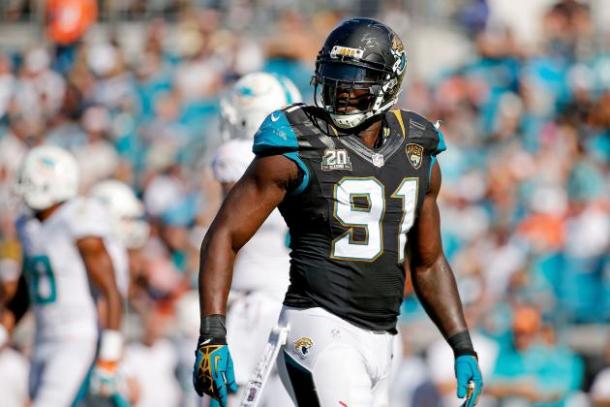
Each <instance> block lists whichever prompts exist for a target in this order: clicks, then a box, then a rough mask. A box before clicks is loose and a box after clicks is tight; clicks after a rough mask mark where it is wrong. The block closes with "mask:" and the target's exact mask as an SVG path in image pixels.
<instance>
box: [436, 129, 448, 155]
mask: <svg viewBox="0 0 610 407" xmlns="http://www.w3.org/2000/svg"><path fill="white" fill-rule="evenodd" d="M446 149H447V144H445V136H444V135H443V132H442V131H440V130H439V131H438V144H437V145H436V154H440V153H442V152H443V151H445V150H446ZM436 154H435V155H436Z"/></svg>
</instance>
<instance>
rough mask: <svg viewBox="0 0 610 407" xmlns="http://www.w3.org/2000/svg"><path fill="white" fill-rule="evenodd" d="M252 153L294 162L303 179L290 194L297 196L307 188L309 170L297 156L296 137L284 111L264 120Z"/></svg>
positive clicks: (278, 111)
mask: <svg viewBox="0 0 610 407" xmlns="http://www.w3.org/2000/svg"><path fill="white" fill-rule="evenodd" d="M252 151H253V152H254V154H256V155H257V156H259V157H264V156H270V155H283V156H284V157H286V158H288V159H290V160H292V161H294V162H295V163H296V164H297V166H298V167H299V169H300V170H301V172H302V173H303V177H302V179H301V182H300V183H299V184H298V185H296V186H295V187H294V189H293V190H292V191H290V193H291V194H292V195H298V194H300V193H301V192H303V191H304V190H305V189H306V188H307V185H308V184H309V179H310V174H309V168H308V167H307V165H305V163H304V162H303V160H302V159H301V157H300V156H299V143H298V141H297V136H296V134H295V132H294V129H293V127H292V125H291V124H290V122H289V121H288V117H287V116H286V113H285V111H283V110H276V111H274V112H272V113H271V114H270V115H269V116H267V117H266V118H265V120H264V121H263V123H262V124H261V126H260V127H259V129H258V131H257V132H256V134H255V135H254V144H253V146H252Z"/></svg>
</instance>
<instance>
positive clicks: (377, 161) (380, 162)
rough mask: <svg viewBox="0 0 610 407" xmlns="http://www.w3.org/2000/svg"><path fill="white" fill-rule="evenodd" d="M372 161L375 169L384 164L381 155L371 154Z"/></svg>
mask: <svg viewBox="0 0 610 407" xmlns="http://www.w3.org/2000/svg"><path fill="white" fill-rule="evenodd" d="M372 159H373V165H374V166H375V167H383V164H385V160H384V158H383V154H373V156H372Z"/></svg>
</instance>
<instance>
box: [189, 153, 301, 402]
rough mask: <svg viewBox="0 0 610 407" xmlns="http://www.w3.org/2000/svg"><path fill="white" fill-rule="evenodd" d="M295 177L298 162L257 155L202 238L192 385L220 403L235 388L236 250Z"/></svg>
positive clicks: (280, 157)
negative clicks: (231, 306) (230, 300)
mask: <svg viewBox="0 0 610 407" xmlns="http://www.w3.org/2000/svg"><path fill="white" fill-rule="evenodd" d="M298 177H299V170H298V168H297V166H296V164H294V163H293V162H292V161H290V160H289V159H288V158H286V157H283V156H279V155H274V156H267V157H260V158H255V159H254V160H253V161H252V164H250V166H249V167H248V170H247V171H246V173H245V174H244V176H243V177H242V178H241V179H240V180H239V181H238V182H237V184H235V186H234V187H233V189H232V190H231V192H230V193H229V195H227V197H226V199H225V201H224V203H223V205H222V207H221V208H220V211H219V212H218V214H217V215H216V218H215V219H214V221H213V222H212V225H211V226H210V229H209V230H208V232H207V234H206V237H205V238H204V240H203V243H202V244H201V259H200V266H199V267H200V268H199V301H200V307H201V326H200V336H199V343H198V345H197V350H196V352H195V355H196V360H195V367H194V370H193V385H194V387H195V390H196V391H197V393H198V394H199V395H200V396H202V395H203V393H207V394H208V395H210V396H211V397H212V398H214V399H216V400H218V402H219V403H220V405H221V406H226V405H227V403H228V393H234V392H236V391H237V385H236V383H235V376H234V372H233V361H232V359H231V355H230V353H229V350H228V347H227V341H226V328H225V317H224V316H225V313H226V303H227V297H228V294H229V288H230V286H231V279H232V276H233V262H234V260H235V255H236V254H237V252H238V251H239V249H240V248H241V247H242V246H243V245H244V244H246V242H248V240H249V239H250V238H251V237H252V236H253V235H254V233H255V232H256V230H257V229H258V228H259V227H260V225H261V224H262V223H263V222H264V220H265V219H266V218H267V216H269V214H270V213H271V211H273V209H274V208H275V207H276V206H277V205H279V203H280V202H282V200H283V199H284V196H285V195H286V193H287V191H288V190H289V189H290V186H291V185H292V184H293V183H295V181H296V180H297V179H298ZM212 356H213V357H214V358H215V360H216V363H215V365H214V374H213V375H211V374H210V372H209V370H210V369H206V368H205V366H206V365H209V362H206V359H210V358H212Z"/></svg>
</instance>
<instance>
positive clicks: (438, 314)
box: [406, 163, 468, 338]
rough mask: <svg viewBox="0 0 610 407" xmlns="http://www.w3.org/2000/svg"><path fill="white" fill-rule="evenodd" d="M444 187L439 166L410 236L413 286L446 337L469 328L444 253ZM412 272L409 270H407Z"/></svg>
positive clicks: (433, 173)
mask: <svg viewBox="0 0 610 407" xmlns="http://www.w3.org/2000/svg"><path fill="white" fill-rule="evenodd" d="M440 187H441V171H440V168H439V165H438V163H436V164H435V165H434V167H433V168H432V175H431V180H430V188H429V191H428V194H427V195H426V197H425V198H424V202H423V204H422V207H421V211H420V214H419V216H418V218H417V220H416V223H415V224H414V225H413V229H411V232H410V233H409V240H408V241H409V242H411V244H410V246H409V248H410V265H407V266H406V267H407V268H408V266H410V269H411V279H412V284H413V287H414V289H415V291H416V293H417V295H418V297H419V299H420V301H421V303H422V305H423V306H424V308H425V309H426V312H427V313H428V315H429V316H430V318H431V319H432V320H433V321H434V323H435V324H436V325H437V327H438V328H439V329H440V331H441V333H442V334H443V336H444V337H445V338H450V337H452V336H453V335H455V334H458V333H460V332H463V331H466V330H467V329H468V328H467V326H466V322H465V320H464V315H463V312H462V304H461V302H460V297H459V294H458V291H457V285H456V283H455V277H454V275H453V272H452V271H451V267H450V266H449V264H448V263H447V259H446V258H445V255H444V253H443V248H442V244H441V232H440V214H439V209H438V205H437V202H436V198H437V196H438V193H439V190H440ZM407 271H408V269H407Z"/></svg>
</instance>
